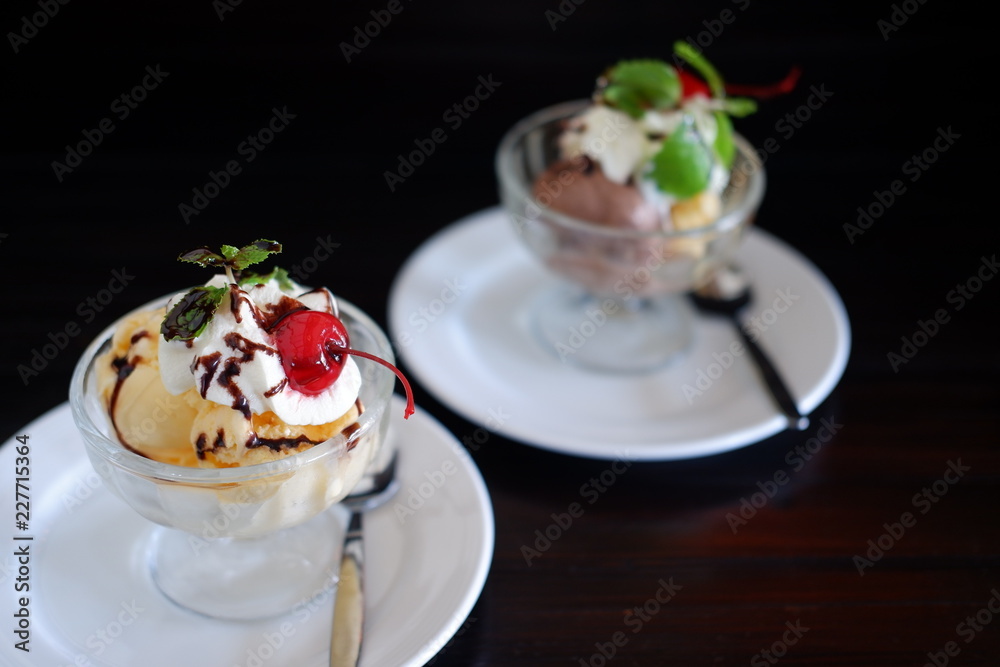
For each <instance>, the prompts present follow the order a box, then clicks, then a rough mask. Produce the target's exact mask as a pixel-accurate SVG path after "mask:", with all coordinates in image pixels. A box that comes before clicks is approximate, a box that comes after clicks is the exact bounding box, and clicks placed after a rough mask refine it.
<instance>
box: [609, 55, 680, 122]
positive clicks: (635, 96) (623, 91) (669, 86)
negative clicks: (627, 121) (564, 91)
mask: <svg viewBox="0 0 1000 667" xmlns="http://www.w3.org/2000/svg"><path fill="white" fill-rule="evenodd" d="M604 79H605V85H604V87H603V89H602V90H601V91H600V96H601V97H602V98H603V100H604V102H605V104H608V105H609V106H612V107H616V108H618V109H621V110H622V111H624V112H625V113H627V114H628V115H629V116H631V117H632V118H641V117H642V115H643V114H644V113H646V110H647V109H667V108H670V107H673V106H675V105H676V104H677V101H678V100H679V99H680V97H681V81H680V78H679V77H678V76H677V70H675V69H674V68H673V67H671V66H670V65H668V64H666V63H665V62H663V61H661V60H623V61H621V62H619V63H618V64H617V65H615V66H614V67H612V68H611V69H610V70H608V72H607V73H606V74H605V75H604Z"/></svg>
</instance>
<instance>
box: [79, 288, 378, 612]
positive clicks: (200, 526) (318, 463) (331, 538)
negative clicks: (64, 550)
mask: <svg viewBox="0 0 1000 667" xmlns="http://www.w3.org/2000/svg"><path fill="white" fill-rule="evenodd" d="M165 303H166V297H164V298H161V299H157V300H156V301H153V302H151V303H149V304H147V305H145V306H143V307H141V308H139V309H137V310H136V311H135V312H139V311H147V310H153V309H155V308H158V307H160V306H162V305H164V304H165ZM338 303H339V307H340V319H341V320H342V321H343V323H344V325H345V326H346V327H347V330H348V333H349V335H350V340H351V347H352V348H354V349H359V350H362V351H365V352H369V353H371V354H374V355H377V356H379V357H381V358H382V359H385V360H387V361H389V362H390V363H392V362H393V361H394V358H393V354H392V349H391V347H390V345H389V341H388V339H387V337H386V336H385V334H384V333H383V332H382V330H381V329H380V328H379V327H378V325H377V324H376V323H375V322H374V321H373V320H372V319H371V318H369V317H368V316H367V315H366V314H365V313H364V312H362V311H361V310H359V309H358V308H357V307H356V306H354V305H352V304H350V303H348V302H345V301H343V300H339V302H338ZM127 317H128V315H126V316H125V318H127ZM125 318H122V319H121V320H119V322H121V321H123V320H124V319H125ZM116 325H117V323H116V324H112V325H111V326H110V327H108V329H106V330H105V331H104V332H102V333H101V335H99V336H98V337H97V338H96V339H95V340H94V341H93V342H92V343H91V344H90V346H89V347H88V348H87V349H86V351H85V352H84V354H83V356H82V357H81V359H80V361H79V362H78V363H77V366H76V369H75V371H74V373H73V378H72V380H71V383H70V405H71V407H72V412H73V418H74V421H75V422H76V425H77V428H78V429H79V431H80V433H81V435H82V437H83V442H84V445H85V448H86V452H87V455H88V457H89V458H90V461H91V463H92V464H93V466H94V469H95V470H96V471H97V472H98V474H99V475H100V476H101V478H102V480H103V482H104V484H105V485H107V487H108V489H110V490H111V491H112V492H113V493H114V494H115V495H116V496H118V497H119V498H121V499H122V500H124V501H125V502H126V503H128V504H129V505H130V506H131V507H132V508H133V509H134V510H135V511H136V512H138V513H139V514H140V515H142V516H143V517H145V518H146V519H148V520H149V521H151V522H153V523H154V524H157V526H156V527H155V530H153V531H152V532H151V537H150V540H149V543H148V544H147V545H146V547H147V548H146V554H147V556H148V558H147V564H148V567H149V569H150V573H151V575H152V578H153V581H154V582H155V583H156V585H157V586H158V588H159V589H160V590H161V592H163V593H164V594H165V595H166V596H167V597H168V598H170V599H171V600H173V601H174V602H175V603H177V604H179V605H181V606H182V607H185V608H187V609H190V610H193V611H196V612H198V613H201V614H204V615H206V616H210V617H213V618H224V619H257V618H267V617H272V616H277V615H280V614H282V613H285V612H287V611H288V610H290V609H292V608H293V607H294V606H295V605H297V604H301V603H303V602H305V601H308V600H309V599H311V598H313V597H315V596H317V595H320V594H322V593H324V592H325V591H328V590H329V589H330V588H331V587H332V586H334V585H335V584H336V580H337V577H336V575H337V559H338V554H339V549H340V543H341V536H342V532H343V525H342V523H343V521H342V516H340V515H339V514H338V513H336V512H335V511H333V510H331V509H330V508H331V506H333V505H334V504H335V503H338V502H339V501H340V500H342V499H343V498H344V496H346V495H347V494H348V493H350V492H351V491H352V490H353V489H354V488H355V486H356V485H358V483H359V481H361V480H362V478H363V476H364V474H365V471H366V469H367V468H368V467H369V465H370V464H371V463H372V461H373V460H376V459H377V458H379V459H381V458H384V450H385V449H387V448H388V447H391V446H392V443H391V442H386V431H387V427H388V412H387V407H388V405H389V400H390V396H391V395H392V388H393V385H394V381H395V377H394V375H393V374H392V372H390V371H389V370H388V369H386V368H384V367H383V366H381V365H380V364H377V363H375V362H371V361H368V360H365V359H359V360H358V368H359V370H360V371H361V375H362V385H361V393H360V396H359V398H360V399H361V402H362V404H363V406H364V411H363V412H362V413H361V415H360V416H359V418H358V420H357V427H356V428H351V429H346V431H347V432H346V433H344V432H342V433H340V434H338V435H336V436H335V437H333V438H330V439H329V440H327V441H325V442H322V443H320V444H318V445H315V446H313V447H311V448H309V449H307V450H304V451H301V452H299V453H296V454H292V455H290V456H287V457H284V458H281V459H278V460H275V461H270V462H267V463H259V464H255V465H249V466H241V467H233V468H194V467H186V466H179V465H171V464H167V463H161V462H159V461H154V460H152V459H149V458H146V457H144V456H142V455H140V454H137V453H135V452H133V451H130V450H128V449H126V448H125V447H123V446H122V445H121V444H120V442H119V441H118V439H117V437H116V435H115V429H114V426H113V425H112V423H111V420H110V418H109V417H108V414H107V411H106V409H105V407H104V405H103V401H102V400H101V398H100V395H99V392H98V391H97V378H96V375H97V373H96V371H95V362H96V360H97V359H98V358H99V357H100V356H101V355H102V354H103V353H104V352H105V351H107V349H108V348H109V346H110V339H111V336H112V335H113V333H114V329H115V326H116Z"/></svg>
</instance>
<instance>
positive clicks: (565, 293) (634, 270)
mask: <svg viewBox="0 0 1000 667" xmlns="http://www.w3.org/2000/svg"><path fill="white" fill-rule="evenodd" d="M589 104H590V102H589V101H587V100H578V101H574V102H566V103H563V104H559V105H556V106H552V107H548V108H546V109H542V110H541V111H538V112H536V113H534V114H532V115H530V116H528V117H527V118H525V119H523V120H521V121H520V122H518V123H517V124H515V125H514V126H513V127H512V128H511V129H510V130H509V131H508V132H507V133H506V134H505V135H504V137H503V139H502V140H501V142H500V145H499V148H498V149H497V155H496V171H497V179H498V182H499V190H500V199H501V202H502V203H503V205H504V208H505V209H506V211H507V214H508V216H509V217H510V219H511V222H512V223H513V226H514V228H515V230H516V232H517V234H518V236H519V237H520V238H521V239H522V241H523V242H524V243H525V244H526V245H527V247H528V248H529V249H530V250H531V251H532V253H533V254H534V255H535V256H536V257H538V259H539V260H540V261H541V262H542V263H543V264H544V265H545V266H546V267H547V268H548V269H549V270H550V272H551V273H552V275H553V276H554V278H555V280H554V281H553V283H552V285H550V287H549V288H548V289H546V290H543V291H541V292H540V293H539V294H536V295H534V296H533V301H532V302H531V303H530V304H529V309H530V319H531V322H532V328H533V329H534V331H535V332H536V333H537V335H538V339H539V341H540V342H541V344H542V345H544V346H545V347H546V348H548V349H550V350H551V351H552V352H553V353H554V354H556V355H558V356H559V358H560V359H562V360H564V361H567V362H570V363H573V364H577V365H580V366H583V367H585V368H588V369H592V370H600V371H608V372H626V373H628V372H645V371H650V370H655V369H656V368H660V367H662V366H664V365H665V364H667V363H669V362H670V361H672V360H674V359H676V358H677V357H678V356H679V355H681V354H683V353H684V352H685V350H687V349H688V347H689V345H690V342H691V335H692V334H691V331H692V317H693V313H692V312H691V307H690V306H689V305H688V302H687V300H686V298H685V297H684V293H685V292H687V291H689V290H691V289H692V288H694V287H695V286H697V285H698V284H699V283H701V282H702V281H704V280H705V279H707V278H708V277H709V276H710V275H711V274H712V272H713V271H715V270H716V269H717V268H718V267H720V266H722V265H724V264H726V263H727V262H728V261H729V260H730V259H731V258H732V256H733V254H734V253H735V251H736V249H737V248H738V247H739V244H740V241H741V238H742V233H743V230H744V229H745V228H746V226H747V225H749V224H751V223H752V222H753V218H754V216H755V215H756V212H757V208H758V207H759V205H760V202H761V199H762V198H763V195H764V189H765V174H764V167H763V165H762V164H761V162H760V160H759V158H758V157H757V153H756V151H755V150H754V149H753V147H752V146H751V145H750V144H749V143H748V142H747V141H746V140H745V139H744V138H743V137H741V136H738V135H737V136H735V137H734V140H735V143H736V148H737V151H736V157H735V160H734V163H733V168H732V176H731V178H730V182H729V183H728V185H727V186H726V188H725V190H724V191H723V192H722V193H721V198H722V210H721V213H720V215H719V216H718V218H717V219H716V220H715V221H714V222H712V223H710V224H708V225H705V226H702V227H698V228H694V229H688V230H681V231H659V230H658V231H640V230H635V229H627V228H621V227H610V226H607V225H601V224H596V223H592V222H588V221H586V220H581V219H578V218H574V217H570V216H567V215H564V214H562V213H560V212H557V211H555V210H553V209H551V208H548V207H546V206H545V205H544V202H539V201H538V200H537V199H535V198H534V197H533V195H532V191H533V186H534V183H535V181H536V180H537V179H538V178H539V176H541V175H542V174H543V173H545V171H546V170H547V169H548V168H549V167H550V166H551V165H552V164H554V163H555V162H557V161H558V160H559V159H560V153H559V143H558V139H559V136H560V134H561V133H562V131H563V129H564V127H565V123H566V121H567V120H568V119H569V118H571V117H573V116H575V115H577V114H579V113H580V112H581V111H583V110H584V109H586V107H587V106H588V105H589Z"/></svg>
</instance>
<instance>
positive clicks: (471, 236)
mask: <svg viewBox="0 0 1000 667" xmlns="http://www.w3.org/2000/svg"><path fill="white" fill-rule="evenodd" d="M737 261H738V262H739V263H740V264H741V265H742V266H743V267H744V268H745V269H747V271H748V272H749V273H750V274H751V277H752V280H753V282H754V289H755V304H754V305H753V306H751V311H754V312H752V313H751V314H754V315H756V316H758V317H760V318H761V320H760V321H761V322H762V323H766V330H764V331H763V332H762V334H761V336H760V339H759V341H758V342H759V343H760V345H761V346H762V347H763V348H764V349H765V350H766V351H767V352H768V353H769V354H770V356H771V357H772V358H773V360H774V362H775V364H776V366H777V367H778V369H779V371H780V372H781V373H782V374H783V375H784V377H785V379H786V382H787V383H788V385H789V388H790V390H791V392H792V395H793V396H795V397H796V398H797V402H798V405H799V408H800V410H801V411H802V412H803V414H808V413H810V412H811V411H812V410H813V409H814V408H815V407H816V406H817V405H819V403H820V402H821V401H822V400H823V399H824V398H825V397H826V396H827V395H828V394H829V393H830V392H831V391H832V390H833V388H834V386H836V384H837V382H838V381H839V379H840V377H841V375H842V374H843V371H844V367H845V366H846V364H847V358H848V354H849V350H850V327H849V324H848V319H847V314H846V312H845V310H844V305H843V303H842V302H841V300H840V297H839V296H838V295H837V293H836V291H835V290H834V289H833V287H832V286H831V285H830V283H829V282H828V281H827V279H826V277H825V276H823V274H822V273H820V271H819V270H818V269H816V267H815V266H813V265H812V264H811V263H810V262H809V261H808V260H806V259H805V258H804V257H802V255H801V254H799V253H798V252H797V251H795V250H794V249H792V248H791V247H789V246H788V245H786V244H785V243H783V242H781V241H779V240H778V239H776V238H775V237H773V236H772V235H770V234H768V233H766V232H764V231H762V230H760V229H757V228H751V229H750V230H749V231H748V233H747V235H746V239H745V241H744V243H743V245H742V246H741V249H740V251H739V254H738V257H737ZM552 280H554V278H553V277H551V276H550V275H549V274H548V273H547V272H546V270H545V269H544V268H543V267H542V265H541V263H540V262H539V261H538V260H537V259H536V258H535V257H534V256H533V255H531V254H530V253H529V251H528V250H527V248H526V247H524V246H523V245H522V243H521V241H520V239H518V238H517V236H516V232H515V231H514V229H513V226H512V225H511V224H510V222H509V221H508V220H507V218H506V216H505V215H504V213H503V212H502V210H501V209H500V208H498V207H495V208H490V209H487V210H485V211H481V212H479V213H476V214H474V215H471V216H469V217H467V218H465V219H462V220H460V221H458V222H456V223H454V224H452V225H450V226H449V227H446V228H445V229H443V230H442V231H440V232H438V233H437V234H436V235H434V236H433V237H431V238H430V239H428V240H427V241H426V242H425V243H424V244H423V245H422V246H421V247H419V248H418V249H417V250H416V252H415V253H414V254H413V255H412V256H411V257H410V258H409V259H408V260H407V262H406V263H405V264H404V266H403V267H402V269H401V270H400V272H399V274H398V275H397V277H396V279H395V281H394V284H393V288H392V291H391V293H390V300H389V313H388V315H389V328H390V333H391V337H392V341H393V344H394V345H395V347H396V349H397V351H398V352H399V355H400V357H401V358H402V360H403V361H404V363H405V364H406V367H407V369H408V371H409V372H410V373H412V375H413V377H414V378H415V379H417V380H419V381H420V382H421V383H422V384H423V385H424V386H425V387H426V388H427V389H428V390H429V391H430V392H432V393H433V394H434V395H435V396H437V397H438V399H439V400H441V401H442V402H443V403H445V404H447V405H448V406H449V407H450V408H452V409H453V410H455V411H456V412H458V413H459V414H461V415H463V416H464V417H466V418H467V419H469V420H471V421H474V422H476V423H479V424H481V425H484V426H486V427H487V428H489V429H491V430H493V431H495V432H497V433H500V434H502V435H505V436H508V437H511V438H513V439H516V440H519V441H521V442H524V443H526V444H529V445H535V446H538V447H541V448H545V449H550V450H554V451H558V452H562V453H567V454H574V455H578V456H585V457H590V458H598V459H612V458H616V457H619V456H627V457H630V458H633V459H637V460H669V459H682V458H689V457H696V456H705V455H709V454H715V453H719V452H724V451H727V450H731V449H735V448H737V447H741V446H744V445H748V444H751V443H754V442H759V441H760V440H763V439H764V438H767V437H769V436H771V435H774V434H775V433H777V432H778V431H780V430H781V429H783V428H785V424H786V420H785V418H784V417H783V416H782V415H781V414H780V412H779V411H778V409H777V408H776V407H775V405H774V404H773V401H772V399H771V397H770V395H769V394H768V393H767V390H766V387H765V386H764V385H763V384H762V381H761V379H760V378H759V376H758V375H757V371H756V368H755V367H754V366H753V362H752V360H751V359H750V356H749V354H746V353H745V351H744V353H743V354H742V355H740V356H736V357H734V358H733V359H732V362H731V363H727V362H729V359H727V357H726V353H727V351H728V350H729V349H730V345H731V344H732V343H733V342H734V341H736V340H737V338H738V334H737V333H736V331H735V329H734V328H733V327H732V325H731V324H729V322H728V321H726V320H724V319H721V318H719V317H714V316H706V317H699V318H698V319H697V321H696V328H695V343H694V345H693V348H692V349H691V351H690V353H689V354H688V355H686V356H685V357H684V358H683V359H681V360H678V361H677V362H675V363H673V364H671V365H670V366H668V367H666V368H663V369H661V370H659V371H656V372H653V373H648V374H641V375H611V374H601V373H594V372H588V371H586V370H583V369H581V368H579V367H576V366H574V365H572V364H569V363H565V362H563V361H562V360H561V359H559V357H558V355H557V354H556V353H555V351H554V350H553V349H545V348H544V347H543V346H542V344H540V343H539V342H538V341H537V340H536V338H535V337H534V336H533V334H532V333H531V332H530V331H529V324H528V317H527V315H526V309H525V305H526V303H527V302H528V301H529V299H530V298H531V295H533V294H534V293H536V292H537V291H538V290H539V289H540V288H542V287H544V286H545V285H546V284H547V283H549V282H550V281H552ZM776 300H778V301H777V302H776ZM779 310H781V311H783V312H780V313H779V312H778V311H779ZM769 311H770V312H769ZM703 376H704V377H703ZM697 392H700V393H697Z"/></svg>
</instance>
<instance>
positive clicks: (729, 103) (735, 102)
mask: <svg viewBox="0 0 1000 667" xmlns="http://www.w3.org/2000/svg"><path fill="white" fill-rule="evenodd" d="M723 105H724V106H725V108H726V113H728V114H729V115H730V116H736V117H737V118H743V117H744V116H749V115H750V114H752V113H754V112H756V111H757V102H755V101H754V100H751V99H750V98H748V97H727V98H726V99H725V101H724V102H723Z"/></svg>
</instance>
